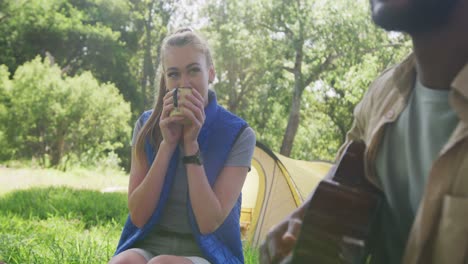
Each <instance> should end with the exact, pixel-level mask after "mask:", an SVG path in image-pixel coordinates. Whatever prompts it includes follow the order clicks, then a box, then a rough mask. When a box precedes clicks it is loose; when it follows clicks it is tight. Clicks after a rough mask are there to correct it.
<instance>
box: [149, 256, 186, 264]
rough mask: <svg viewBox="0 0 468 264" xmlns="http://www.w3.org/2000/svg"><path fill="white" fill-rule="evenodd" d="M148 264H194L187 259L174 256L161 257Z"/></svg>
mask: <svg viewBox="0 0 468 264" xmlns="http://www.w3.org/2000/svg"><path fill="white" fill-rule="evenodd" d="M148 264H193V263H192V261H190V260H189V259H187V258H184V257H179V256H173V255H159V256H156V257H154V258H152V259H151V260H150V261H149V262H148Z"/></svg>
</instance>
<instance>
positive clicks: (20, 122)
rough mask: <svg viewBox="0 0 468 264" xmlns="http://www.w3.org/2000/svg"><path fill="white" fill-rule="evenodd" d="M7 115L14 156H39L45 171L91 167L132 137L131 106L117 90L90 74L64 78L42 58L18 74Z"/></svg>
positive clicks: (8, 132) (20, 68)
mask: <svg viewBox="0 0 468 264" xmlns="http://www.w3.org/2000/svg"><path fill="white" fill-rule="evenodd" d="M8 110H9V111H8V117H7V118H8V123H9V126H8V128H7V137H8V138H9V141H10V142H11V144H12V147H13V148H14V149H15V150H16V152H15V157H16V158H29V157H36V158H38V159H39V160H40V161H41V163H42V165H44V166H47V165H48V164H50V165H52V166H58V165H62V166H63V168H65V167H66V166H67V165H68V164H67V162H73V163H75V164H82V165H90V164H91V165H93V163H95V162H99V160H100V159H102V158H105V157H106V156H107V155H108V154H107V153H111V152H112V151H114V150H116V149H118V148H121V147H123V146H124V144H128V142H129V138H130V126H129V125H128V122H129V119H130V106H129V104H128V103H126V102H125V101H124V100H123V98H122V96H121V95H120V94H119V92H118V90H117V89H116V88H115V86H114V85H112V84H109V83H107V84H99V83H98V81H97V80H96V79H94V77H93V76H92V75H91V73H89V72H84V73H83V74H81V75H76V76H74V77H67V76H63V75H62V73H61V70H60V69H59V68H58V67H57V66H56V65H51V64H50V63H48V62H47V60H44V62H41V60H40V58H39V57H37V58H36V59H34V60H33V61H31V62H28V63H25V64H24V65H23V66H21V67H19V68H18V69H17V71H16V72H15V74H14V77H13V82H12V90H11V106H10V107H9V109H8ZM64 157H65V158H66V159H65V160H63V158H64Z"/></svg>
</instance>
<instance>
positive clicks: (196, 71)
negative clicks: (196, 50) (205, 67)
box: [189, 67, 200, 74]
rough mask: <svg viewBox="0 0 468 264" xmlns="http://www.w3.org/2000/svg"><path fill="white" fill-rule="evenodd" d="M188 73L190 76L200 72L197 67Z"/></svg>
mask: <svg viewBox="0 0 468 264" xmlns="http://www.w3.org/2000/svg"><path fill="white" fill-rule="evenodd" d="M189 72H190V74H196V73H198V72H200V68H198V67H195V68H190V70H189Z"/></svg>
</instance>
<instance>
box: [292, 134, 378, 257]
mask: <svg viewBox="0 0 468 264" xmlns="http://www.w3.org/2000/svg"><path fill="white" fill-rule="evenodd" d="M364 151H365V144H364V143H363V142H360V141H355V142H352V143H351V144H350V145H348V147H347V148H346V150H345V152H344V154H343V155H342V157H341V158H340V160H339V162H338V164H337V167H336V170H335V173H334V174H333V177H332V178H331V179H330V180H323V181H322V182H321V183H320V184H319V185H318V186H317V188H316V190H315V192H314V194H313V196H312V200H311V201H310V203H309V207H308V208H307V210H306V212H305V215H304V219H303V223H302V229H301V233H300V235H299V238H298V240H297V243H296V247H295V248H294V251H293V255H292V261H291V262H292V263H297V264H303V263H304V264H308V263H319V264H328V263H330V264H335V263H365V262H366V259H367V254H366V247H367V242H368V239H369V237H370V234H371V231H372V223H373V221H374V219H375V218H376V215H377V209H378V207H379V203H380V195H379V192H378V190H377V189H375V188H374V187H373V186H372V185H371V184H370V183H368V182H367V180H366V179H365V177H364Z"/></svg>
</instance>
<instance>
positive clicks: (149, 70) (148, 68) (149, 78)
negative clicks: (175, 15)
mask: <svg viewBox="0 0 468 264" xmlns="http://www.w3.org/2000/svg"><path fill="white" fill-rule="evenodd" d="M153 6H154V1H151V2H150V3H149V5H148V17H147V18H146V19H145V35H146V36H145V38H146V39H145V55H144V57H143V74H142V77H141V80H140V85H141V93H142V95H143V109H140V110H144V109H146V108H148V107H150V105H149V104H148V98H147V97H148V95H147V89H146V88H147V87H150V88H152V87H153V86H154V78H155V70H154V65H153V55H152V52H151V48H152V46H153V41H152V37H151V31H152V30H153V26H152V25H153ZM150 101H152V100H150Z"/></svg>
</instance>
